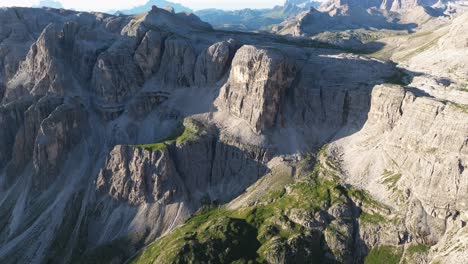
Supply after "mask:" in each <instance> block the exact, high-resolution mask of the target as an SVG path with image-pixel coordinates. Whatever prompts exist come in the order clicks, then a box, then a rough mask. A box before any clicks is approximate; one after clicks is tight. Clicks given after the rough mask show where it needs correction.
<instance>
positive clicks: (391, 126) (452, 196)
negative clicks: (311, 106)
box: [333, 85, 468, 244]
mask: <svg viewBox="0 0 468 264" xmlns="http://www.w3.org/2000/svg"><path fill="white" fill-rule="evenodd" d="M454 117H455V118H454ZM466 131H468V123H467V122H466V112H465V111H464V110H463V109H462V108H461V107H460V106H457V105H456V104H453V103H447V102H441V101H438V100H435V99H432V98H428V97H418V96H416V95H415V94H414V93H412V92H411V91H408V90H405V89H403V88H401V87H399V86H388V85H387V86H379V87H376V88H375V89H374V90H373V92H372V102H371V108H370V111H369V118H368V120H367V122H366V124H365V126H364V128H363V129H362V130H361V131H359V132H358V133H356V134H354V135H352V136H351V137H348V138H343V139H340V140H338V141H336V142H335V143H333V149H334V151H337V153H336V156H338V157H339V159H340V160H341V161H342V164H343V168H344V169H345V171H346V172H347V174H348V176H349V181H350V182H352V183H353V184H357V185H361V186H365V187H366V188H368V189H369V190H371V193H373V194H374V195H376V196H378V197H380V198H381V199H387V198H388V197H390V198H391V199H394V201H396V202H393V203H396V204H399V203H402V205H398V206H397V207H399V206H401V208H403V209H402V210H403V211H406V213H405V215H406V227H407V228H408V230H409V231H410V233H411V235H412V236H413V238H414V239H416V240H418V241H424V242H426V243H429V244H436V243H437V242H438V241H440V240H441V239H442V238H443V236H444V234H446V233H447V232H449V230H450V229H451V228H452V227H453V225H455V226H457V225H459V226H460V225H462V223H464V222H466V212H467V205H466V202H465V201H466V200H467V197H466V194H467V189H466V188H467V182H466V168H467V167H466V166H467V165H466V164H465V162H464V161H465V160H466V159H467V151H466V149H467V138H466ZM357 153H359V154H357ZM370 164H372V165H370ZM389 179H392V180H389ZM385 197H387V198H385Z"/></svg>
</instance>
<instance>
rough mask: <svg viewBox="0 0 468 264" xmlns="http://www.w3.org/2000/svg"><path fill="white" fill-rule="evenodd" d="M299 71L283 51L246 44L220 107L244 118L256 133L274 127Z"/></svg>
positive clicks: (232, 70)
mask: <svg viewBox="0 0 468 264" xmlns="http://www.w3.org/2000/svg"><path fill="white" fill-rule="evenodd" d="M296 70H297V69H296V65H295V64H294V63H293V62H291V61H289V60H288V58H287V57H286V56H285V55H284V54H283V53H282V52H280V51H277V50H275V49H268V48H266V49H263V48H256V47H253V46H244V47H242V48H240V49H239V50H238V51H237V52H236V55H235V56H234V59H233V61H232V68H231V72H230V74H229V79H228V81H227V83H226V84H225V85H224V86H223V88H222V89H221V93H220V95H219V97H218V106H219V108H220V109H221V110H224V111H227V112H229V113H230V114H232V115H234V116H237V117H239V118H242V119H244V120H245V121H246V122H247V123H248V124H249V125H250V127H251V128H252V130H253V131H254V132H255V133H260V132H262V131H264V130H265V129H268V128H271V127H273V126H274V125H275V124H276V118H277V116H278V114H279V112H280V111H281V100H282V98H283V97H284V94H285V92H286V89H288V88H289V87H290V86H291V84H292V82H293V81H294V79H295V77H296Z"/></svg>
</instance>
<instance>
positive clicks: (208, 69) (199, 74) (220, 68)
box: [195, 39, 237, 86]
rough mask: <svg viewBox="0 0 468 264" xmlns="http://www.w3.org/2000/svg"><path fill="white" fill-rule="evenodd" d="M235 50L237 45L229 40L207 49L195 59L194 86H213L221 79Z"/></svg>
mask: <svg viewBox="0 0 468 264" xmlns="http://www.w3.org/2000/svg"><path fill="white" fill-rule="evenodd" d="M236 49H237V43H236V42H235V41H234V40H232V39H230V40H228V41H223V42H218V43H215V44H213V45H212V46H210V47H208V48H207V49H206V50H204V51H203V52H202V54H200V55H199V56H198V58H197V63H196V67H195V84H197V85H199V86H203V85H213V84H215V83H216V82H217V81H219V80H220V79H221V77H223V75H224V74H225V73H226V71H227V70H228V68H229V67H230V63H231V60H232V58H233V57H234V54H235V51H236Z"/></svg>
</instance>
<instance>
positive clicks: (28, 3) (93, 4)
mask: <svg viewBox="0 0 468 264" xmlns="http://www.w3.org/2000/svg"><path fill="white" fill-rule="evenodd" d="M148 1H149V0H134V1H128V0H113V1H95V0H81V1H76V0H56V1H50V0H48V1H42V2H58V3H60V4H61V5H62V6H63V7H64V8H66V9H76V10H85V11H111V10H120V9H129V8H133V7H136V6H141V5H143V4H145V3H147V2H148ZM40 2H41V0H0V7H9V6H23V7H32V6H37V5H39V3H40ZM169 2H173V3H178V4H182V5H184V6H186V7H188V8H191V9H193V10H201V9H208V8H216V9H224V10H235V9H243V8H252V9H257V8H271V7H274V6H276V5H282V4H284V2H285V0H256V1H250V0H237V1H229V0H172V1H171V0H169Z"/></svg>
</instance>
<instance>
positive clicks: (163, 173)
mask: <svg viewBox="0 0 468 264" xmlns="http://www.w3.org/2000/svg"><path fill="white" fill-rule="evenodd" d="M180 182H181V179H180V176H179V174H178V172H177V170H176V167H175V165H174V163H173V161H172V160H171V158H170V155H169V152H168V151H167V149H163V150H160V151H151V150H146V149H142V148H135V147H131V146H116V147H115V148H114V149H113V150H112V152H111V153H110V154H109V157H108V158H107V160H106V166H105V167H104V169H102V170H101V172H99V176H98V179H97V182H96V189H97V190H98V191H99V192H101V193H107V194H109V195H110V196H111V197H112V198H113V199H116V200H117V201H120V202H125V203H129V204H132V205H140V204H144V203H154V202H159V203H161V204H168V203H170V202H172V200H171V198H172V197H174V196H179V197H180V196H184V195H185V192H184V190H183V189H181V184H180Z"/></svg>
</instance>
